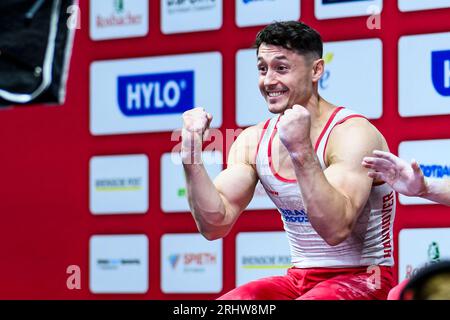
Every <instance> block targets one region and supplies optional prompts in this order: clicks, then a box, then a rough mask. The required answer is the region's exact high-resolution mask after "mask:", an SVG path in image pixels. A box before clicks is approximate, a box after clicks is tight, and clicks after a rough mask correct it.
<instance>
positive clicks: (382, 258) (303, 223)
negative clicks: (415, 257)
mask: <svg viewBox="0 0 450 320" xmlns="http://www.w3.org/2000/svg"><path fill="white" fill-rule="evenodd" d="M353 117H363V116H362V115H359V114H357V113H355V112H353V111H351V110H349V109H344V108H342V107H340V108H337V109H336V110H335V111H334V113H333V114H332V115H331V117H330V119H329V120H328V122H327V124H326V125H325V127H324V129H323V131H322V133H321V135H320V136H319V139H318V141H317V143H316V146H315V151H316V154H317V157H318V159H319V161H320V165H321V166H322V170H325V168H326V165H325V161H324V159H325V148H326V145H327V142H328V138H329V135H330V133H331V131H332V130H333V128H334V127H335V126H337V125H339V124H341V123H343V122H344V121H346V120H347V119H350V118H353ZM278 120H279V116H276V117H274V118H272V119H269V120H267V122H266V123H265V125H264V131H263V133H262V135H261V138H260V142H259V144H258V148H257V151H256V170H257V173H258V176H259V179H260V181H261V184H262V185H263V187H264V189H265V190H266V192H267V194H268V196H269V197H270V198H271V199H272V201H273V202H274V204H275V205H276V206H277V209H278V211H279V212H280V214H281V219H282V221H283V225H284V229H285V231H286V234H287V237H288V241H289V246H290V251H291V258H292V264H293V265H294V266H295V267H297V268H314V267H328V268H345V267H358V266H369V265H384V266H392V265H393V264H394V260H393V251H394V250H393V249H394V248H393V242H392V230H393V223H394V217H395V204H396V197H395V192H394V191H393V189H392V188H391V187H390V186H389V185H388V184H387V183H384V184H381V185H378V186H372V190H371V193H370V196H369V199H368V201H367V203H366V205H365V207H364V209H363V211H362V212H361V215H360V216H359V218H358V220H357V222H356V224H355V226H354V229H353V231H352V233H351V235H350V236H349V237H348V238H347V239H346V240H345V241H343V242H341V243H340V244H338V245H337V246H330V245H328V244H327V243H326V242H325V240H324V239H323V238H322V237H321V236H320V235H319V234H318V233H317V232H316V231H315V230H314V228H313V227H312V226H311V223H310V222H309V220H308V214H307V212H306V209H305V207H304V205H303V200H302V196H301V192H300V187H299V185H298V184H297V180H289V179H285V178H283V177H281V176H280V175H279V174H278V173H276V172H275V170H274V168H273V165H272V163H271V153H272V150H271V147H272V139H273V137H274V136H275V133H276V130H277V129H276V124H277V122H278Z"/></svg>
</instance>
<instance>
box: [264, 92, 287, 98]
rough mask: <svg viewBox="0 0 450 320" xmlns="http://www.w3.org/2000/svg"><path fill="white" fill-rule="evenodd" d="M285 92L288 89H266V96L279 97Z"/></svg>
mask: <svg viewBox="0 0 450 320" xmlns="http://www.w3.org/2000/svg"><path fill="white" fill-rule="evenodd" d="M286 92H288V91H287V90H277V91H266V93H267V97H269V98H277V97H280V96H282V95H284V94H285V93H286Z"/></svg>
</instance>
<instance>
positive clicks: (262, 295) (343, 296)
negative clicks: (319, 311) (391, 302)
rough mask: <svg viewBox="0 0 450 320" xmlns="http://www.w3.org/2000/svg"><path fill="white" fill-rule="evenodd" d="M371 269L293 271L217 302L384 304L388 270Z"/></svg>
mask: <svg viewBox="0 0 450 320" xmlns="http://www.w3.org/2000/svg"><path fill="white" fill-rule="evenodd" d="M372 268H373V267H372ZM375 268H379V269H377V270H375V271H374V270H373V269H371V268H369V267H358V268H310V269H300V268H295V267H293V268H290V269H288V272H287V274H286V275H285V276H276V277H268V278H263V279H260V280H256V281H252V282H249V283H247V284H244V285H242V286H240V287H237V288H236V289H233V290H231V291H230V292H228V293H226V294H224V295H223V296H221V297H220V298H219V300H294V299H296V300H386V298H387V296H388V293H389V290H391V289H392V287H393V286H394V280H393V274H392V268H391V267H385V266H379V267H375Z"/></svg>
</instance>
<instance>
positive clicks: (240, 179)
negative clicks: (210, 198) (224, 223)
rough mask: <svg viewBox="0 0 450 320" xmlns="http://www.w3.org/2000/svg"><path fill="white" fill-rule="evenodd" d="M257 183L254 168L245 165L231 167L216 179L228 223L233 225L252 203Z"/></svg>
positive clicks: (238, 164)
mask: <svg viewBox="0 0 450 320" xmlns="http://www.w3.org/2000/svg"><path fill="white" fill-rule="evenodd" d="M257 182H258V178H257V175H256V172H255V171H254V169H253V167H252V166H251V165H248V164H244V163H237V164H233V165H231V166H229V167H228V168H227V169H225V170H224V171H222V172H221V173H220V174H219V175H218V176H217V177H216V179H214V185H215V187H216V189H217V191H218V192H219V194H220V196H221V197H222V200H223V202H224V205H225V210H226V216H227V218H226V219H227V220H229V221H228V223H232V222H233V221H234V220H235V219H236V218H237V217H238V216H239V214H240V213H241V212H242V211H243V210H244V209H245V208H246V207H247V205H248V204H249V203H250V201H251V199H252V197H253V194H254V192H255V187H256V183H257Z"/></svg>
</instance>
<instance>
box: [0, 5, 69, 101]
mask: <svg viewBox="0 0 450 320" xmlns="http://www.w3.org/2000/svg"><path fill="white" fill-rule="evenodd" d="M54 1H56V0H45V1H43V4H42V6H41V7H40V8H39V9H38V10H37V11H36V14H35V15H34V17H33V18H32V19H27V18H26V13H27V12H29V11H30V9H31V8H32V7H33V5H34V4H35V3H36V2H37V0H1V1H0V89H3V90H6V91H9V92H11V93H19V94H20V93H23V94H30V93H32V92H33V91H35V90H36V89H37V88H38V87H39V85H40V84H41V82H42V78H43V64H44V58H45V53H46V50H47V46H48V40H49V32H50V19H51V14H52V7H53V3H54ZM73 2H74V1H73V0H61V7H60V10H59V11H60V12H59V14H60V15H59V20H58V30H57V35H56V42H55V56H54V60H53V64H52V83H51V85H50V87H49V88H48V89H47V90H45V91H44V92H43V93H42V94H41V95H40V96H38V97H37V98H35V99H34V100H33V101H31V102H30V103H37V102H50V103H60V102H61V101H59V92H60V89H62V88H61V86H65V83H61V77H62V75H63V74H62V73H63V70H64V65H63V63H64V58H65V51H66V49H69V48H66V45H67V37H68V35H69V31H70V30H69V29H68V28H67V25H66V22H67V20H68V18H69V14H68V13H67V8H68V7H69V6H70V5H72V4H73ZM39 71H41V72H40V73H39ZM13 103H14V102H13ZM10 104H12V102H11V101H6V100H4V99H2V98H1V97H0V105H10ZM14 104H15V103H14Z"/></svg>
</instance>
